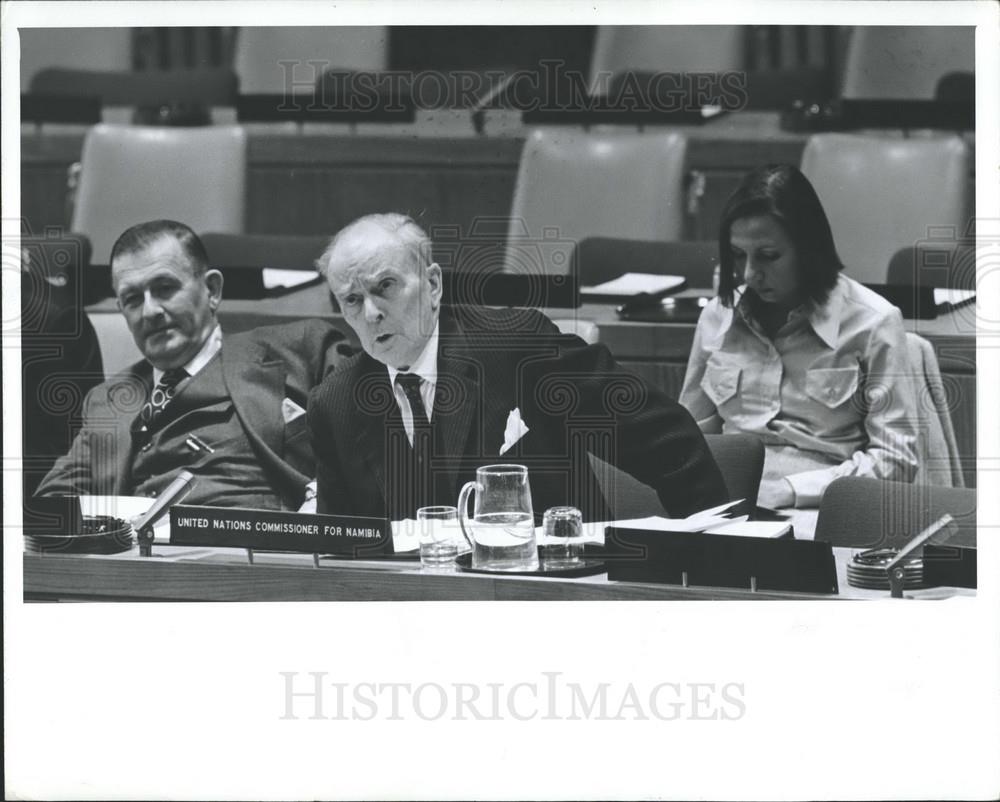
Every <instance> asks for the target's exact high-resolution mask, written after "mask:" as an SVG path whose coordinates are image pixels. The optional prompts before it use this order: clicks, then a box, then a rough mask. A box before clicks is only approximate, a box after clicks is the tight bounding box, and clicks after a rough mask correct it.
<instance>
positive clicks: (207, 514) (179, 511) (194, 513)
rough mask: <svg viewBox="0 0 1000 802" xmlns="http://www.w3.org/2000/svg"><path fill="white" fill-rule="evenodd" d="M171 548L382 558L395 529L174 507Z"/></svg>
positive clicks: (384, 524) (342, 518) (374, 523)
mask: <svg viewBox="0 0 1000 802" xmlns="http://www.w3.org/2000/svg"><path fill="white" fill-rule="evenodd" d="M170 545H172V546H219V547H227V548H241V549H257V550H260V551H295V552H305V553H310V554H317V553H318V554H338V555H341V556H346V557H379V556H382V555H385V554H391V553H392V529H391V528H390V526H389V521H388V520H387V519H385V518H366V517H362V516H357V515H315V514H311V513H305V512H282V511H276V510H252V509H240V508H233V507H196V506H193V505H188V504H176V505H174V506H173V507H171V509H170Z"/></svg>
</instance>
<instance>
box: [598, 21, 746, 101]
mask: <svg viewBox="0 0 1000 802" xmlns="http://www.w3.org/2000/svg"><path fill="white" fill-rule="evenodd" d="M744 31H745V29H744V28H743V27H742V26H740V25H685V26H673V25H601V26H599V27H598V29H597V35H596V37H595V39H594V54H593V57H592V59H591V65H590V87H591V91H592V92H594V90H595V89H596V90H599V89H600V88H601V82H602V80H603V82H604V83H605V84H606V83H607V81H608V79H609V77H610V76H611V75H614V74H617V73H622V72H626V71H640V72H712V73H715V72H720V71H725V70H741V69H744V68H745V67H746V36H745V33H744ZM602 76H603V78H602Z"/></svg>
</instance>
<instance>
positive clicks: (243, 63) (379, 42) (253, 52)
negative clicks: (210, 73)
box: [233, 25, 389, 95]
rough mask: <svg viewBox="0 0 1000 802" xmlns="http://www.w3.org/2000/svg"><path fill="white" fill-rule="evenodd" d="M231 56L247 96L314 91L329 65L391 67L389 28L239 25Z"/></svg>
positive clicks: (371, 69) (378, 68)
mask: <svg viewBox="0 0 1000 802" xmlns="http://www.w3.org/2000/svg"><path fill="white" fill-rule="evenodd" d="M233 60H234V65H235V69H236V74H237V75H238V76H239V79H240V92H241V93H242V94H244V95H252V94H283V93H285V92H293V93H304V94H308V95H312V93H313V87H314V86H315V84H316V81H317V79H318V78H319V76H320V75H321V74H322V73H323V72H324V71H325V70H327V69H329V68H331V67H338V68H340V67H342V68H344V69H349V70H368V71H378V70H385V69H387V68H388V65H389V29H388V28H386V27H385V26H367V27H366V26H360V25H351V26H336V27H318V28H313V27H277V28H271V27H267V28H240V30H239V33H238V34H237V36H236V48H235V54H234V57H233ZM311 61H312V62H320V63H318V64H310V63H309V62H311Z"/></svg>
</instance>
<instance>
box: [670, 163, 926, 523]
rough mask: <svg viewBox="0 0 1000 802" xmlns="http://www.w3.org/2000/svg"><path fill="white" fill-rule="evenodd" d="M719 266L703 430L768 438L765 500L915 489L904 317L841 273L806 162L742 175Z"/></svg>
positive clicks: (693, 368)
mask: <svg viewBox="0 0 1000 802" xmlns="http://www.w3.org/2000/svg"><path fill="white" fill-rule="evenodd" d="M719 261H720V274H719V294H718V297H717V298H714V299H713V300H712V301H711V302H710V303H709V305H708V306H707V307H706V308H705V311H704V312H703V313H702V315H701V317H700V319H699V320H698V327H697V330H696V332H695V338H694V344H693V346H692V349H691V355H690V358H689V360H688V366H687V375H686V376H685V379H684V389H683V390H682V391H681V399H680V400H681V403H682V404H684V406H686V407H687V408H688V410H689V411H690V412H691V414H692V415H693V416H694V418H695V420H697V421H698V425H699V426H701V428H702V430H703V431H706V432H719V431H721V432H723V433H749V434H755V435H758V436H759V437H761V439H762V440H763V441H764V446H765V453H766V458H765V462H764V476H763V480H762V482H761V489H760V495H759V497H758V498H759V503H760V504H761V505H762V506H767V507H792V506H795V507H816V506H818V505H819V501H820V499H821V498H822V496H823V492H824V491H825V490H826V487H827V486H828V485H829V484H830V482H832V481H833V480H834V479H836V478H838V477H840V476H869V477H877V478H882V479H895V480H897V481H911V480H912V479H913V476H914V474H915V473H916V469H917V461H916V455H915V444H916V426H915V411H914V400H913V397H912V390H911V381H912V379H911V376H912V371H911V368H910V364H909V359H908V357H907V348H906V339H905V332H904V330H903V320H902V316H901V315H900V312H899V310H898V309H897V308H896V307H894V306H892V305H891V304H889V303H888V302H887V301H885V300H884V299H883V298H881V296H879V295H877V294H876V293H874V292H872V291H871V290H869V289H867V288H866V287H864V286H862V285H861V284H859V283H858V282H856V281H854V280H852V279H850V278H848V277H847V276H845V275H843V274H842V273H841V270H842V268H843V266H842V264H841V262H840V259H839V258H838V256H837V249H836V247H835V246H834V243H833V235H832V233H831V231H830V223H829V221H828V220H827V217H826V213H825V212H824V211H823V206H822V204H820V201H819V198H818V197H817V196H816V192H815V190H814V189H813V188H812V185H811V184H810V183H809V181H808V179H806V177H805V176H804V175H802V173H801V172H799V170H798V169H797V168H795V167H793V166H791V165H787V164H780V165H770V166H767V167H762V168H759V169H757V170H754V171H753V172H752V173H750V174H749V175H747V176H746V178H744V180H743V182H742V183H741V184H740V186H739V187H738V188H737V190H736V191H735V192H734V193H733V195H732V196H731V197H730V198H729V201H728V202H727V203H726V207H725V209H724V210H723V213H722V221H721V224H720V226H719Z"/></svg>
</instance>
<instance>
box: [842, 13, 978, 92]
mask: <svg viewBox="0 0 1000 802" xmlns="http://www.w3.org/2000/svg"><path fill="white" fill-rule="evenodd" d="M975 52H976V46H975V28H973V27H972V26H960V27H946V26H933V27H931V26H917V25H906V26H902V25H900V26H892V25H884V26H868V25H862V26H858V27H856V28H854V30H853V32H852V33H851V38H850V41H849V42H848V45H847V52H846V54H845V57H844V79H843V85H842V88H841V93H840V94H841V97H844V98H851V99H873V100H887V99H890V98H895V99H899V100H921V99H923V100H931V99H932V98H933V97H934V95H935V89H936V88H937V84H938V81H939V80H940V79H941V78H942V77H943V76H944V75H946V74H947V73H951V72H973V71H974V70H975Z"/></svg>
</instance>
